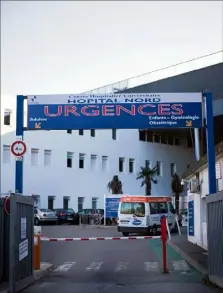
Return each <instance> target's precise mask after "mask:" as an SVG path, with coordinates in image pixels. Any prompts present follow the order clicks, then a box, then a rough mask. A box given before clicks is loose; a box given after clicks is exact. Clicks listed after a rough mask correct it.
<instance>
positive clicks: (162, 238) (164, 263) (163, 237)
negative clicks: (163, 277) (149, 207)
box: [161, 216, 168, 274]
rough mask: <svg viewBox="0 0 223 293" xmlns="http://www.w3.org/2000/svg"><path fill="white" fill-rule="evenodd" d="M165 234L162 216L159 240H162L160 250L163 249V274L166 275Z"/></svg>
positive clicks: (163, 217)
mask: <svg viewBox="0 0 223 293" xmlns="http://www.w3.org/2000/svg"><path fill="white" fill-rule="evenodd" d="M166 232H167V228H166V217H165V216H162V217H161V240H162V248H163V273H164V274H166V273H168V271H167V254H166V242H167V237H166Z"/></svg>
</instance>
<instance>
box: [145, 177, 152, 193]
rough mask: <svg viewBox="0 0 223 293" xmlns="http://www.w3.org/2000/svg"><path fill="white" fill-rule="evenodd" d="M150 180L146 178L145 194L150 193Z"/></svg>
mask: <svg viewBox="0 0 223 293" xmlns="http://www.w3.org/2000/svg"><path fill="white" fill-rule="evenodd" d="M151 188H152V185H151V180H146V195H151Z"/></svg>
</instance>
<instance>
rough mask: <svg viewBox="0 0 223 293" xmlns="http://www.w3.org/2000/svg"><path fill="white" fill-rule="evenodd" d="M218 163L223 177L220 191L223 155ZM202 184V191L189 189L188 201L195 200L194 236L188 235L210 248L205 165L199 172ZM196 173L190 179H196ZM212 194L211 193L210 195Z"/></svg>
mask: <svg viewBox="0 0 223 293" xmlns="http://www.w3.org/2000/svg"><path fill="white" fill-rule="evenodd" d="M216 163H217V164H220V169H221V174H220V175H221V178H220V179H218V180H217V181H218V191H221V190H223V179H222V175H223V157H220V158H217V159H216ZM199 177H200V180H201V181H202V184H201V193H190V191H188V201H192V200H194V236H189V235H188V240H189V241H190V242H192V243H194V244H197V245H199V246H201V247H203V248H205V249H208V243H207V203H206V196H207V195H208V194H209V184H208V168H207V167H205V168H204V169H203V170H201V171H200V172H199ZM195 178H196V177H195V175H193V176H192V177H190V178H189V179H195ZM210 196H211V195H210Z"/></svg>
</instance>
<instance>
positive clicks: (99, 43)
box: [1, 1, 223, 95]
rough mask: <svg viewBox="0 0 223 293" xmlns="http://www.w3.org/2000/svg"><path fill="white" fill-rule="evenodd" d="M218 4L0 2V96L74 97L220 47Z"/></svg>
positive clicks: (222, 10)
mask: <svg viewBox="0 0 223 293" xmlns="http://www.w3.org/2000/svg"><path fill="white" fill-rule="evenodd" d="M222 18H223V1H197V2H196V1H187V2H183V1H173V2H168V1H164V2H162V1H155V2H152V1H143V2H141V1H123V2H122V1H116V2H113V1H108V2H107V1H98V2H95V1H89V2H88V1H80V2H78V1H49V2H48V1H1V95H16V94H23V95H28V94H71V93H72V94H77V93H82V92H84V91H88V90H91V89H94V88H97V87H99V86H103V85H106V84H110V83H113V82H116V81H119V80H123V79H126V78H129V77H132V76H136V75H139V74H143V73H145V72H148V71H151V70H154V69H158V68H161V67H164V66H167V65H171V64H175V63H178V62H182V61H186V60H188V59H192V58H195V57H199V56H202V55H206V54H209V53H212V52H216V51H219V50H222V49H223V20H222Z"/></svg>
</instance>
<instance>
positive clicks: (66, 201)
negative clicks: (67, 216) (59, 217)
mask: <svg viewBox="0 0 223 293" xmlns="http://www.w3.org/2000/svg"><path fill="white" fill-rule="evenodd" d="M69 199H70V198H69V197H68V196H64V197H63V209H64V210H68V209H69Z"/></svg>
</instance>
